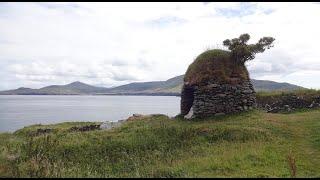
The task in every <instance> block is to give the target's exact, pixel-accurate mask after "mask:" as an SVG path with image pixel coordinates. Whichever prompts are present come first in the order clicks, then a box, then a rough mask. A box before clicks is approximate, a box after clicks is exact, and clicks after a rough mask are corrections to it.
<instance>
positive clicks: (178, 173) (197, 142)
mask: <svg viewBox="0 0 320 180" xmlns="http://www.w3.org/2000/svg"><path fill="white" fill-rule="evenodd" d="M87 124H94V123H62V124H56V125H50V126H41V125H35V126H31V127H27V128H24V129H21V130H19V131H16V132H15V133H3V134H0V152H1V154H0V177H320V168H319V167H320V133H319V132H320V110H319V109H316V110H308V111H300V112H295V113H292V114H270V113H265V112H262V111H259V110H253V111H250V112H245V113H241V114H236V115H229V116H224V117H212V118H207V119H204V120H198V121H192V122H191V121H184V120H182V119H179V118H175V119H169V118H167V117H166V116H161V115H157V116H153V117H151V118H150V117H149V118H145V119H142V120H137V121H132V122H126V123H125V124H123V125H122V126H121V127H119V128H116V129H113V130H110V131H105V130H95V131H88V132H70V131H68V129H69V128H71V127H72V126H81V125H87ZM48 127H49V128H54V131H53V132H51V133H48V134H44V135H38V136H31V135H30V134H32V132H34V131H35V130H36V129H38V128H48Z"/></svg>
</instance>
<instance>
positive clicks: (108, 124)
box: [100, 120, 124, 129]
mask: <svg viewBox="0 0 320 180" xmlns="http://www.w3.org/2000/svg"><path fill="white" fill-rule="evenodd" d="M123 122H124V120H119V121H118V122H110V121H106V122H103V123H102V124H101V125H100V129H112V128H115V127H119V126H120V125H121V124H122V123H123Z"/></svg>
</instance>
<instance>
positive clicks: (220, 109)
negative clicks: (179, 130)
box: [181, 49, 256, 118]
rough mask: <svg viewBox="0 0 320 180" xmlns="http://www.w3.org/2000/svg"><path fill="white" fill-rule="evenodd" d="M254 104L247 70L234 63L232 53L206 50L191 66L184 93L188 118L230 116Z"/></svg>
mask: <svg viewBox="0 0 320 180" xmlns="http://www.w3.org/2000/svg"><path fill="white" fill-rule="evenodd" d="M255 105H256V98H255V91H254V89H253V86H252V84H251V82H250V78H249V75H248V71H247V69H246V67H245V65H244V64H236V63H235V61H234V60H233V59H232V58H231V56H230V52H229V51H224V50H218V49H215V50H209V51H206V52H204V53H202V54H200V55H199V56H198V57H197V58H196V60H195V61H194V62H193V63H192V64H191V65H190V66H189V68H188V70H187V72H186V74H185V78H184V85H183V87H182V92H181V115H183V116H184V117H185V118H194V117H199V118H202V117H207V116H212V115H224V114H230V113H235V112H240V111H246V110H248V109H252V107H254V106H255Z"/></svg>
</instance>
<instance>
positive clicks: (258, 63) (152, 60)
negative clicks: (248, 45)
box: [0, 2, 320, 90]
mask: <svg viewBox="0 0 320 180" xmlns="http://www.w3.org/2000/svg"><path fill="white" fill-rule="evenodd" d="M318 17H320V4H318V3H255V2H252V3H241V2H235V3H231V2H230V3H0V26H1V28H0V54H1V56H0V81H1V82H2V83H1V84H0V90H5V89H13V88H18V87H31V88H40V87H43V86H46V85H51V84H66V83H70V82H73V81H82V82H85V83H89V84H92V85H99V86H105V87H111V86H117V85H121V84H126V83H130V82H137V81H139V82H142V81H157V80H166V79H168V78H171V77H173V76H177V75H181V74H183V73H185V71H186V69H187V67H188V65H189V64H190V63H192V61H193V60H194V58H195V57H196V56H197V55H199V54H200V53H201V52H203V51H204V50H206V49H208V48H221V47H222V41H223V40H224V39H227V38H235V37H238V36H239V35H240V34H242V33H249V34H250V35H251V37H252V39H251V40H250V42H252V43H254V42H255V41H257V40H258V39H259V38H261V37H263V36H273V37H275V38H276V41H275V46H274V48H272V49H270V50H268V51H265V53H263V54H258V55H257V56H256V59H254V60H253V61H250V62H248V63H247V67H248V70H249V72H250V76H251V77H252V78H255V79H266V80H274V81H278V82H289V83H293V84H297V85H301V86H304V87H309V88H320V80H319V78H316V77H319V76H320V60H319V59H320V54H319V53H318V49H319V48H318V47H319V46H318V42H320V35H319V32H320V23H319V21H318Z"/></svg>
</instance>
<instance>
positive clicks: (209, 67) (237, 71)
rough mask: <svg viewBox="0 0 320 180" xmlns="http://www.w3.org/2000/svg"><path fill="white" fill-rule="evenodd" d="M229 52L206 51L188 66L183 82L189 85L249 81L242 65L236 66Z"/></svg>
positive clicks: (219, 50) (218, 50) (245, 69)
mask: <svg viewBox="0 0 320 180" xmlns="http://www.w3.org/2000/svg"><path fill="white" fill-rule="evenodd" d="M230 54H231V53H230V51H225V50H221V49H213V50H207V51H205V52H203V53H202V54H200V55H199V56H198V57H197V58H196V59H195V60H194V62H193V63H192V64H190V66H189V68H188V70H187V72H186V74H185V78H184V81H185V82H188V83H189V84H190V85H200V84H206V83H208V82H213V83H217V84H225V83H239V82H241V81H243V80H247V79H249V76H248V71H247V68H246V67H245V65H244V64H237V63H236V62H235V61H234V60H233V59H232V58H231V55H230Z"/></svg>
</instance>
